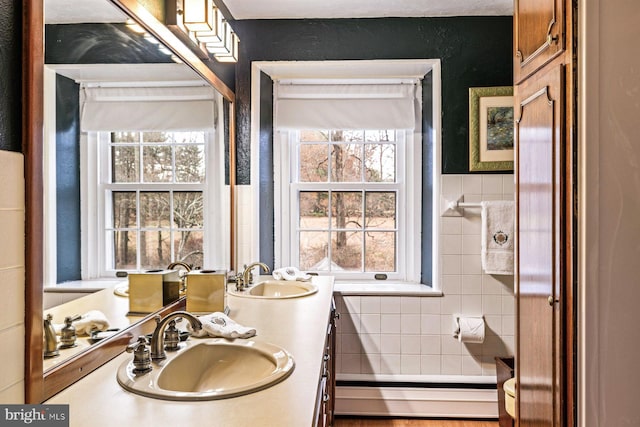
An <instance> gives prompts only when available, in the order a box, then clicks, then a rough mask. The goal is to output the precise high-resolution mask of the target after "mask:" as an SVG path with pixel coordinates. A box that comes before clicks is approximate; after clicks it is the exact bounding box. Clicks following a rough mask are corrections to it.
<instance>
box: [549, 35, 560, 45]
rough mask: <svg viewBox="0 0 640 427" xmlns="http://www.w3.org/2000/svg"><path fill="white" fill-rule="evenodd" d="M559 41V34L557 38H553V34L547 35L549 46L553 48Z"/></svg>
mask: <svg viewBox="0 0 640 427" xmlns="http://www.w3.org/2000/svg"><path fill="white" fill-rule="evenodd" d="M558 40H560V36H558V35H557V34H556V35H555V36H552V35H551V33H549V34H547V44H548V45H549V46H551V45H552V44H553V43H558Z"/></svg>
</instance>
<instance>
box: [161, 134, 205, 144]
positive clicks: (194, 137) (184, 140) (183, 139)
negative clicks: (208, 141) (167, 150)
mask: <svg viewBox="0 0 640 427" xmlns="http://www.w3.org/2000/svg"><path fill="white" fill-rule="evenodd" d="M167 141H171V142H177V143H179V144H204V132H171V133H169V134H167Z"/></svg>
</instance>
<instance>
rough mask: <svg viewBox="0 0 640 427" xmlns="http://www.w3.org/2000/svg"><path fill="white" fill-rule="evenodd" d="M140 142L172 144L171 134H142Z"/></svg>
mask: <svg viewBox="0 0 640 427" xmlns="http://www.w3.org/2000/svg"><path fill="white" fill-rule="evenodd" d="M142 142H147V143H148V142H153V143H158V144H162V143H169V142H172V138H171V133H167V132H143V133H142Z"/></svg>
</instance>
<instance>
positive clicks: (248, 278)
mask: <svg viewBox="0 0 640 427" xmlns="http://www.w3.org/2000/svg"><path fill="white" fill-rule="evenodd" d="M254 267H262V270H264V272H265V273H269V272H270V270H269V266H268V265H267V264H265V263H263V262H252V263H251V264H249V265H248V266H246V267H245V268H244V271H243V272H242V274H238V276H237V277H236V289H237V290H238V291H242V290H244V289H245V288H248V287H249V286H251V285H253V274H252V273H251V270H253V269H254Z"/></svg>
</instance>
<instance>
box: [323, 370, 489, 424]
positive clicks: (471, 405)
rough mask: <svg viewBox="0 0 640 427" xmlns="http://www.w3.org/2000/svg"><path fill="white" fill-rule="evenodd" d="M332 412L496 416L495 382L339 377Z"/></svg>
mask: <svg viewBox="0 0 640 427" xmlns="http://www.w3.org/2000/svg"><path fill="white" fill-rule="evenodd" d="M335 413H336V415H356V416H375V417H420V418H473V419H497V418H498V394H497V390H496V384H495V383H465V382H407V381H398V382H396V381H351V380H338V381H337V384H336V407H335Z"/></svg>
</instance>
